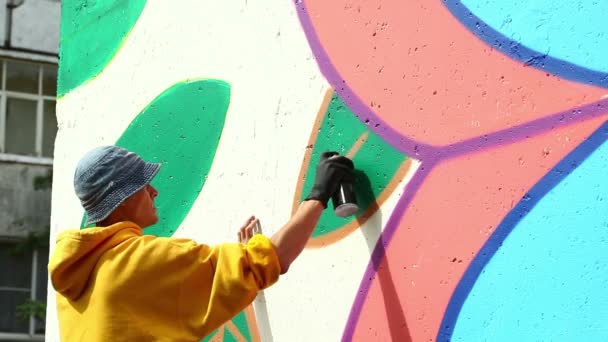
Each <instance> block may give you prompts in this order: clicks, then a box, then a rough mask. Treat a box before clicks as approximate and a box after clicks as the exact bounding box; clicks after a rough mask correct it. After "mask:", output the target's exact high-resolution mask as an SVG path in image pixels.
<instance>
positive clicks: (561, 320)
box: [451, 142, 608, 341]
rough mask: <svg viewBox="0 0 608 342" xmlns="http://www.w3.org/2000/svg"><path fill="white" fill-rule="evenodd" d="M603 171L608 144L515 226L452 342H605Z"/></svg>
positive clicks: (606, 190) (606, 183) (607, 216)
mask: <svg viewBox="0 0 608 342" xmlns="http://www.w3.org/2000/svg"><path fill="white" fill-rule="evenodd" d="M606 170H608V142H604V143H603V144H602V145H601V146H600V147H599V148H598V149H596V150H595V151H594V152H593V153H592V154H591V155H590V156H589V157H588V158H587V159H586V160H585V161H584V162H583V164H582V165H580V166H578V168H576V169H575V170H574V171H573V172H572V173H571V174H570V175H568V176H567V177H566V178H564V179H563V180H562V181H561V182H560V183H559V184H557V185H556V186H555V187H554V188H553V189H551V190H550V191H549V192H548V193H547V194H546V195H545V197H544V198H542V200H540V201H539V203H537V204H536V206H535V207H533V208H532V210H531V211H530V212H529V213H528V214H527V215H526V216H524V217H523V218H522V219H521V221H519V224H517V226H515V228H514V229H513V231H512V232H511V233H510V234H509V236H508V237H507V238H506V239H505V240H504V243H503V245H502V246H501V247H500V248H499V249H498V250H497V252H496V254H495V255H494V257H493V258H492V259H491V260H490V262H489V263H488V264H487V265H486V267H485V268H484V269H483V271H482V272H481V274H480V275H479V278H478V279H477V282H476V283H475V285H474V286H473V288H472V290H471V292H470V294H469V296H468V297H467V299H466V300H465V302H464V305H463V306H462V310H461V311H460V315H459V316H458V319H457V321H456V324H455V327H454V331H453V334H452V338H451V341H607V340H608V324H606V322H607V321H608V174H607V173H606ZM526 200H530V199H526V198H524V199H523V201H526Z"/></svg>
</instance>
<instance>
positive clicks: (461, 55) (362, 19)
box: [299, 0, 606, 145]
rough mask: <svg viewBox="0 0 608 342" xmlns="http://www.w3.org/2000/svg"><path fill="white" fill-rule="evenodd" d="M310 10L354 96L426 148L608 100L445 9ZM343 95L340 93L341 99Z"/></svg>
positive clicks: (322, 4) (361, 4) (317, 1)
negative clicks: (497, 44)
mask: <svg viewBox="0 0 608 342" xmlns="http://www.w3.org/2000/svg"><path fill="white" fill-rule="evenodd" d="M305 8H306V10H305V11H303V10H302V8H300V9H299V11H301V12H300V13H301V15H304V16H307V19H308V20H310V22H311V23H312V26H313V28H314V31H315V32H316V35H317V36H318V39H319V41H320V45H321V46H322V47H323V49H324V50H325V52H326V53H327V54H328V56H329V58H330V62H331V64H332V65H333V66H334V67H335V68H336V70H337V71H338V73H339V74H340V76H341V77H342V78H343V79H344V80H345V81H346V87H348V88H350V89H351V90H352V91H353V92H354V93H355V94H356V95H357V96H358V97H359V98H360V99H361V101H362V102H363V103H364V104H366V105H367V106H368V109H370V110H371V111H373V112H374V113H376V114H377V115H378V116H379V117H380V118H382V119H383V120H384V121H385V123H387V124H388V125H390V126H391V127H392V128H393V129H395V130H397V131H398V132H399V133H401V134H402V135H403V136H406V137H409V138H411V139H415V140H417V141H419V142H422V143H427V144H433V145H447V144H451V143H455V142H458V141H461V140H464V139H467V138H472V137H476V136H482V135H484V134H487V133H490V132H494V131H497V130H501V129H506V128H508V127H512V126H514V125H518V124H522V123H525V122H528V121H531V120H533V119H536V118H540V117H543V116H547V115H550V114H553V113H555V112H558V111H561V110H564V109H567V108H574V107H577V106H580V105H583V104H586V103H590V102H594V101H597V100H599V99H600V98H601V96H602V95H605V93H606V90H605V89H601V88H596V87H593V86H588V85H584V84H579V83H575V82H570V81H565V80H562V79H559V78H558V77H556V76H553V75H548V74H546V73H545V72H543V71H541V70H538V69H535V68H532V67H526V66H524V65H523V64H522V63H521V62H518V61H515V60H512V59H510V58H509V57H507V56H505V55H503V54H502V53H500V52H499V51H497V50H494V49H492V48H491V47H489V46H488V45H486V44H485V43H484V42H482V41H480V40H479V39H478V38H477V37H475V36H474V35H473V34H472V33H471V32H469V31H468V30H467V28H466V27H464V26H463V25H462V24H461V23H460V22H459V21H458V20H457V19H456V18H455V17H453V16H452V14H451V13H450V12H449V10H448V9H447V8H446V7H445V6H444V5H443V4H442V2H441V1H438V0H434V1H426V0H411V1H399V0H386V1H381V2H380V1H362V0H355V1H350V0H349V1H323V0H307V1H306V2H305ZM302 13H304V14H302ZM305 26H306V25H305ZM307 33H308V34H309V36H310V34H311V32H307ZM315 53H316V54H317V56H319V55H318V54H319V51H315ZM334 81H335V80H334ZM343 86H344V85H343V84H334V87H336V90H337V91H338V92H339V93H340V89H341V87H343ZM346 101H347V102H348V99H346ZM358 114H362V113H358Z"/></svg>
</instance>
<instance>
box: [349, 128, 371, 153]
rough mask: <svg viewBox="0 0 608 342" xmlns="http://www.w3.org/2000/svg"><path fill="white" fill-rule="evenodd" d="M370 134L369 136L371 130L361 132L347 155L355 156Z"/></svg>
mask: <svg viewBox="0 0 608 342" xmlns="http://www.w3.org/2000/svg"><path fill="white" fill-rule="evenodd" d="M368 136H369V132H367V131H365V132H363V134H361V135H360V136H359V137H358V138H357V140H356V141H355V143H354V144H353V146H352V147H351V148H350V150H349V151H348V153H346V156H347V157H348V158H350V159H353V158H354V157H355V155H356V154H357V152H359V150H360V149H361V147H362V146H363V144H365V142H366V141H367V137H368Z"/></svg>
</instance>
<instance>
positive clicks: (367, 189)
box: [301, 93, 407, 237]
mask: <svg viewBox="0 0 608 342" xmlns="http://www.w3.org/2000/svg"><path fill="white" fill-rule="evenodd" d="M365 132H368V134H369V135H368V138H367V142H366V143H365V144H363V146H362V147H361V149H360V150H359V152H358V153H357V154H356V155H355V157H354V159H353V162H354V163H355V168H356V169H357V170H360V171H361V172H362V173H364V174H365V176H364V175H363V174H361V173H359V172H358V173H357V174H356V179H355V184H354V186H355V192H356V195H357V201H358V203H359V207H360V210H359V212H358V213H357V214H356V215H354V216H351V217H347V218H342V217H339V216H336V215H335V214H334V212H333V204H332V202H331V200H330V201H329V204H328V209H329V210H325V211H323V214H322V215H321V219H320V220H319V223H318V224H317V228H316V229H315V231H314V232H313V234H312V236H313V237H321V236H323V235H325V234H327V233H330V232H333V231H335V230H337V229H339V228H340V227H342V226H344V225H345V224H348V223H349V222H351V221H353V220H354V219H355V218H356V217H358V216H360V215H361V214H363V213H364V212H365V210H366V209H367V208H368V207H369V206H370V204H371V203H373V201H375V199H376V198H377V197H378V196H379V195H380V193H382V191H383V190H384V189H385V188H386V185H387V184H388V183H389V182H390V181H391V179H392V178H393V176H394V175H395V173H396V172H397V170H398V169H399V167H400V166H401V164H402V163H403V162H404V161H405V160H406V159H407V156H405V155H403V154H402V153H401V152H399V151H397V150H396V149H395V148H393V147H392V146H391V145H389V144H388V143H386V142H385V141H384V140H383V139H382V138H380V137H379V136H378V135H376V134H375V133H373V132H372V131H371V130H370V129H369V128H368V127H367V125H365V124H364V123H362V122H361V121H360V120H359V119H358V118H357V117H356V116H355V114H353V112H352V111H351V110H350V109H349V108H348V107H347V105H346V104H345V103H344V102H343V101H342V100H341V99H340V97H338V95H337V94H335V93H334V95H333V96H332V99H331V102H330V103H329V106H328V108H327V111H326V112H325V116H324V117H323V121H322V123H321V127H320V131H319V133H318V136H317V140H316V142H315V143H314V146H313V151H312V154H311V160H310V164H309V165H308V170H307V171H306V175H307V176H306V178H305V181H304V187H303V190H302V198H301V200H303V199H304V197H306V196H307V195H308V193H309V192H310V189H311V188H312V185H313V182H314V174H315V168H316V165H317V164H318V162H319V160H320V157H321V153H323V152H325V151H336V152H338V153H340V154H346V153H348V150H349V149H350V148H351V146H353V144H354V143H355V141H356V140H357V139H358V138H359V137H360V136H361V134H363V133H365Z"/></svg>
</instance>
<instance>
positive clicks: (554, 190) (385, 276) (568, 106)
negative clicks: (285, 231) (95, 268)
mask: <svg viewBox="0 0 608 342" xmlns="http://www.w3.org/2000/svg"><path fill="white" fill-rule="evenodd" d="M85 4H86V6H85ZM557 4H558V3H553V2H548V1H543V0H534V1H526V2H523V1H515V2H511V3H510V4H509V5H504V4H503V2H498V1H486V2H484V3H481V2H478V3H475V2H473V1H465V2H459V1H451V0H448V1H422V0H420V1H405V2H404V1H366V2H363V1H358V2H352V1H341V0H339V1H322V0H305V1H304V0H298V1H296V2H295V4H294V3H293V2H288V1H279V0H277V1H263V2H261V1H256V2H252V1H239V2H236V1H224V2H201V1H194V0H192V1H183V2H180V4H179V6H177V5H175V4H174V3H173V2H169V1H148V2H146V1H143V0H137V1H129V2H126V1H109V0H107V1H97V2H95V3H90V2H85V1H79V0H71V1H64V2H63V13H62V16H63V24H62V25H63V26H62V41H61V44H62V45H61V46H62V47H61V63H60V75H59V95H60V96H61V97H60V99H59V102H58V120H59V127H60V131H59V136H58V140H57V143H56V148H57V149H56V153H55V178H54V184H53V189H54V192H53V203H54V204H55V205H54V206H53V212H52V227H51V228H52V238H54V236H56V235H57V233H58V232H60V231H61V230H63V229H66V228H69V227H78V226H79V225H80V222H81V219H82V214H83V212H82V210H81V209H80V206H79V203H78V200H77V199H76V197H75V196H74V194H73V191H72V178H71V177H72V174H73V169H74V166H75V165H76V163H77V161H78V159H79V157H80V156H81V155H82V154H83V153H85V152H86V151H87V150H89V149H90V148H93V147H94V146H98V145H101V144H111V143H118V144H120V145H123V146H126V147H128V148H131V149H133V150H136V151H138V152H140V153H141V154H142V155H144V157H145V158H147V159H149V160H154V161H160V162H163V163H165V167H163V169H162V171H161V173H160V174H159V175H158V177H157V178H156V179H155V184H154V185H155V186H157V187H158V188H159V190H160V196H159V197H158V200H157V202H158V206H159V212H160V214H161V216H162V217H163V219H162V221H161V222H160V223H159V224H158V225H157V226H155V227H154V228H152V229H151V231H150V232H151V233H155V234H158V235H163V236H179V237H189V238H193V239H196V240H198V241H200V242H202V243H209V244H214V243H219V242H222V241H234V240H235V232H236V229H237V228H238V227H239V225H240V223H241V222H242V221H243V220H244V219H245V218H246V217H247V216H248V215H250V214H255V215H257V216H258V217H260V218H261V220H262V224H263V228H264V230H265V232H266V233H268V234H272V233H273V232H275V231H276V230H277V229H279V228H280V227H281V225H282V224H284V223H285V222H286V220H287V219H288V218H289V216H290V214H291V212H292V210H293V206H294V204H295V203H297V201H298V200H299V199H301V197H302V196H303V194H306V192H307V190H308V189H309V188H310V185H311V184H310V182H311V178H312V177H306V175H308V174H309V173H310V171H311V165H314V164H315V162H316V160H317V159H318V157H319V152H321V151H323V150H326V149H336V150H338V151H340V152H342V153H344V154H349V155H350V156H352V157H353V158H354V160H355V163H356V165H357V168H358V169H359V170H360V171H361V172H362V174H360V175H359V176H358V179H357V189H358V190H357V191H358V196H359V200H360V202H361V203H360V204H361V207H362V210H361V212H359V213H358V215H357V218H356V219H338V218H336V217H335V216H334V215H333V214H332V213H331V210H328V211H327V212H326V213H325V214H324V216H323V217H322V219H321V223H320V224H319V227H318V228H317V230H316V231H315V233H314V235H313V238H312V239H311V241H310V243H309V246H308V247H309V248H308V249H307V250H306V251H305V252H304V253H303V254H302V256H301V257H300V259H299V260H298V261H297V262H296V263H295V264H294V265H293V266H292V268H291V270H290V272H289V274H287V275H286V276H284V277H282V279H281V280H280V281H279V283H278V284H277V285H276V286H274V287H272V288H270V289H268V290H267V291H265V297H266V300H267V309H268V317H266V316H260V315H258V317H257V321H258V322H259V323H260V327H262V330H261V331H260V329H258V328H257V325H256V324H255V320H256V318H255V316H254V313H253V310H252V309H248V310H246V312H244V313H242V314H240V315H238V316H237V317H235V319H234V320H232V321H231V322H229V323H228V324H227V325H226V326H224V327H222V328H221V329H220V330H219V331H218V332H217V333H215V334H214V335H213V336H211V337H213V338H217V339H220V340H221V339H223V340H226V341H234V340H238V341H242V340H247V341H256V340H259V339H260V334H262V335H264V339H265V340H269V335H272V339H273V340H274V341H336V340H340V339H343V340H355V341H388V340H393V341H428V340H440V341H448V340H452V341H480V340H493V341H499V340H500V341H502V340H505V341H511V340H514V339H525V340H598V339H601V337H600V336H605V335H606V333H607V331H606V328H605V324H604V323H603V322H605V320H606V319H607V318H608V310H607V309H606V308H608V306H607V305H606V303H608V295H606V294H605V291H604V288H605V284H606V283H607V282H608V272H606V269H607V267H608V263H607V262H606V258H604V257H603V255H604V249H605V247H604V242H605V241H606V239H608V230H606V226H608V219H607V218H606V215H604V214H603V213H605V212H606V209H608V200H606V198H605V197H606V191H605V189H607V188H608V187H607V184H606V182H608V178H607V177H605V175H604V170H605V169H606V167H608V144H606V143H605V140H606V138H607V137H608V124H606V118H607V116H608V99H606V94H607V93H608V91H607V90H606V88H607V87H608V77H607V76H608V75H607V72H608V64H606V61H608V59H607V58H605V57H606V55H607V52H608V51H607V50H606V49H607V46H608V44H607V43H608V41H607V39H608V32H606V30H607V29H606V27H607V26H606V25H603V24H600V22H604V21H605V13H607V12H606V8H605V7H606V5H605V3H603V2H597V1H596V2H593V1H578V2H574V3H572V4H564V3H559V6H558V5H557ZM91 42H96V44H91ZM52 299H53V297H52V296H51V297H50V301H49V308H50V309H49V312H48V320H47V324H48V327H47V334H48V337H47V338H48V340H49V341H55V340H57V324H56V318H55V311H54V303H53V300H52ZM267 326H269V327H270V332H268V331H266V330H265V329H264V327H267ZM211 337H209V338H211ZM209 338H208V339H209ZM208 339H206V340H208Z"/></svg>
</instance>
